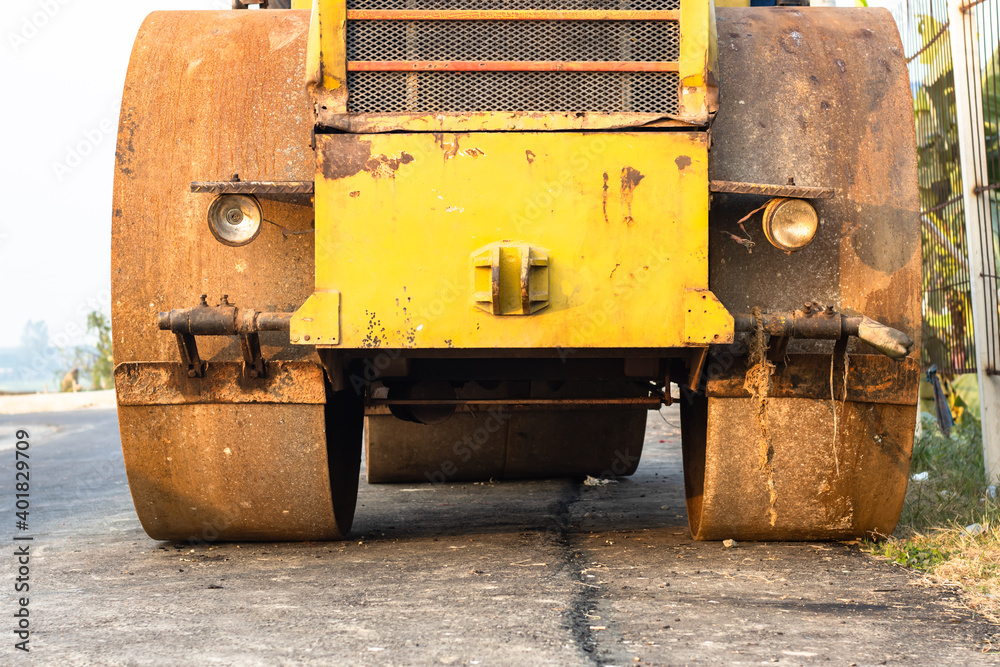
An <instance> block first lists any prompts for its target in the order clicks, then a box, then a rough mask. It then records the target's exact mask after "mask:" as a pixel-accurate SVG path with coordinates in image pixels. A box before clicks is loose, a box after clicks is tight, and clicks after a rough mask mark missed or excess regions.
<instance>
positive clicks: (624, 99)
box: [347, 72, 679, 114]
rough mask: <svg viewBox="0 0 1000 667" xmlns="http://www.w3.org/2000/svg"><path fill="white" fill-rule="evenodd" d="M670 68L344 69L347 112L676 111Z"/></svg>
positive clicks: (675, 80)
mask: <svg viewBox="0 0 1000 667" xmlns="http://www.w3.org/2000/svg"><path fill="white" fill-rule="evenodd" d="M678 84H679V80H678V76H677V74H676V73H674V72H348V74H347V89H348V91H349V92H350V96H349V98H348V105H347V106H348V108H347V110H348V111H349V112H351V113H392V112H412V113H423V112H426V113H438V112H448V111H452V112H473V111H551V112H560V111H570V112H572V111H592V112H602V113H613V112H634V113H644V112H646V113H666V114H675V113H677V102H678V100H677V96H678Z"/></svg>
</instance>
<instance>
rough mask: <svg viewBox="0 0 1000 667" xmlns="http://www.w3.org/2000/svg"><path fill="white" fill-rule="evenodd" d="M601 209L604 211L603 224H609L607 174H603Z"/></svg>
mask: <svg viewBox="0 0 1000 667" xmlns="http://www.w3.org/2000/svg"><path fill="white" fill-rule="evenodd" d="M601 207H602V209H603V210H604V222H607V223H610V222H611V221H610V220H608V172H604V191H603V192H602V194H601Z"/></svg>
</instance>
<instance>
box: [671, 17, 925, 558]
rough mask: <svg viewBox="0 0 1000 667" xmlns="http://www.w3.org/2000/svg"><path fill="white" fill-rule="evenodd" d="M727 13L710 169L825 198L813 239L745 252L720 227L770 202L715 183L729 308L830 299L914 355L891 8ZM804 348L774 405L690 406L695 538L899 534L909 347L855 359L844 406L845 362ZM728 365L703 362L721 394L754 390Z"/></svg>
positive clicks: (780, 382) (910, 182) (908, 222)
mask: <svg viewBox="0 0 1000 667" xmlns="http://www.w3.org/2000/svg"><path fill="white" fill-rule="evenodd" d="M717 17H718V21H717V30H718V35H719V49H718V54H719V78H720V81H721V82H722V84H723V86H724V90H723V93H724V94H723V95H722V97H721V103H720V108H719V112H718V114H717V116H716V118H715V121H714V123H713V126H712V140H713V144H712V158H713V159H712V163H711V165H710V179H711V180H713V181H726V182H740V183H760V182H763V183H788V182H789V179H793V180H792V182H794V183H796V184H797V187H798V186H799V185H803V186H809V187H814V188H827V189H832V190H833V196H832V197H829V198H824V199H816V200H815V201H814V204H815V206H816V208H817V211H818V213H819V215H820V218H821V220H822V223H821V224H820V226H819V231H818V232H817V234H816V237H815V239H814V240H813V242H812V243H811V244H809V245H808V246H807V247H804V248H803V249H801V250H799V251H797V252H794V253H791V254H786V253H784V252H782V251H781V250H779V249H777V248H775V247H773V246H771V245H770V244H767V243H757V244H756V245H755V246H754V247H753V252H752V253H748V252H747V249H746V248H745V247H744V246H742V245H739V244H737V243H734V242H732V240H731V239H730V237H729V236H726V235H725V234H724V233H722V232H730V233H731V232H738V231H739V227H738V225H737V222H738V221H739V220H741V219H742V218H744V217H745V216H746V215H747V214H748V213H750V212H751V211H752V210H754V209H755V208H757V207H758V206H761V205H762V204H764V203H765V202H764V196H761V197H760V198H759V199H758V200H756V201H753V200H751V199H749V196H748V195H746V194H738V195H736V194H727V193H722V192H719V193H717V194H716V195H715V196H714V197H713V202H712V212H711V220H710V224H711V227H712V230H713V231H712V233H711V234H710V236H709V257H710V262H709V269H710V273H709V287H710V289H712V290H713V291H714V292H716V293H717V294H718V295H719V297H720V299H721V300H722V302H723V303H724V304H725V305H726V306H727V307H728V308H729V309H730V310H731V311H733V312H750V311H751V309H752V308H754V307H761V308H762V309H763V310H765V311H774V312H786V313H787V312H792V311H794V310H795V309H796V308H797V307H798V306H799V304H801V303H803V302H813V301H818V302H820V303H823V304H831V305H832V306H833V309H834V310H836V311H840V312H842V313H844V314H846V315H848V316H851V317H853V316H858V317H860V316H862V315H867V316H868V317H870V318H872V319H874V320H877V321H878V322H882V323H884V324H885V325H887V326H888V327H892V328H893V329H896V330H898V331H901V332H904V333H905V334H908V335H909V336H910V337H912V339H914V340H915V344H914V345H913V347H912V350H919V336H920V304H919V289H920V259H921V258H920V230H919V222H918V215H917V213H918V210H919V207H918V201H917V189H916V184H917V179H916V156H915V152H914V148H913V147H914V145H915V141H914V135H913V106H912V105H913V103H912V97H911V94H910V88H909V81H908V77H907V73H906V67H905V63H904V62H903V55H902V49H901V45H900V43H899V37H898V32H897V30H896V26H895V23H894V22H893V20H892V17H891V16H890V15H889V14H888V12H885V11H884V10H872V9H824V8H810V9H807V10H800V9H795V8H723V7H720V8H718V9H717ZM762 194H763V193H762ZM751 223H753V224H751ZM756 225H759V223H756V222H755V220H754V219H751V221H750V222H748V223H747V224H746V225H745V226H746V228H747V230H748V233H749V234H750V236H751V238H752V239H758V238H763V236H764V234H763V232H762V231H761V228H760V227H759V226H756ZM755 227H756V228H755ZM824 311H825V309H824ZM863 321H864V320H863V319H862V320H861V321H860V322H859V323H858V331H859V333H860V331H861V322H863ZM818 323H820V322H819V321H818V322H817V324H818ZM831 324H834V323H831ZM843 324H844V323H843V322H841V323H840V324H839V326H841V327H843ZM778 329H782V327H779V328H778ZM776 333H778V334H779V337H780V333H781V331H777V330H776ZM806 345H813V346H815V345H819V343H809V341H806V342H805V343H801V342H799V341H792V343H791V345H790V346H789V349H790V350H791V351H792V352H793V354H792V355H790V357H789V359H790V362H789V365H788V366H787V367H784V366H783V365H782V363H781V360H779V361H778V362H777V371H776V375H775V376H772V379H773V387H772V389H771V396H769V397H768V398H767V399H766V410H765V411H764V416H762V415H761V412H760V410H759V404H758V401H757V400H755V399H753V398H749V397H747V398H735V397H734V398H723V397H719V396H714V395H713V396H709V397H707V398H705V397H700V398H699V397H696V398H694V400H693V401H687V402H683V403H682V406H683V409H682V416H683V423H682V427H683V431H684V433H683V437H684V445H683V446H684V477H685V488H686V492H687V498H688V513H689V520H690V524H691V531H692V534H693V535H694V537H695V538H696V539H726V538H735V539H741V538H742V539H766V540H776V539H777V540H788V539H803V540H806V539H838V538H848V537H858V536H862V535H865V534H867V533H869V532H871V531H878V532H880V533H882V534H886V535H888V534H890V533H891V532H892V530H893V528H894V527H895V525H896V521H897V519H898V517H899V511H900V508H901V507H902V502H903V496H904V494H905V491H906V482H907V477H908V473H909V462H910V454H911V451H912V445H913V424H914V421H915V417H916V409H917V408H916V405H913V404H912V403H911V401H912V400H913V399H912V396H913V394H914V392H915V390H914V388H915V387H916V383H917V375H918V373H919V369H918V367H917V363H916V361H915V360H914V358H913V356H912V355H913V354H914V352H911V356H910V357H909V358H907V359H906V360H904V361H903V362H902V363H901V364H894V363H893V362H890V361H889V360H887V359H881V358H878V357H875V358H872V359H866V358H862V359H859V356H860V355H858V354H856V353H854V352H853V351H850V352H849V353H847V354H846V372H847V376H848V379H847V385H848V386H847V390H846V398H847V399H848V400H846V401H844V400H843V399H844V395H843V380H842V378H843V374H844V366H843V364H842V362H841V361H834V363H833V364H832V367H831V357H830V355H828V354H824V355H816V357H815V358H813V359H807V360H800V359H799V358H798V357H797V356H796V355H795V354H794V352H795V351H796V350H797V349H804V346H806ZM809 349H812V348H809ZM838 358H840V359H843V358H845V355H844V352H843V351H838ZM856 359H857V360H858V361H857V364H855V361H854V360H856ZM876 359H878V360H877V361H876ZM883 364H885V366H884V367H883V366H882V365H883ZM734 368H735V367H734ZM734 368H733V369H731V368H729V367H727V366H725V364H722V365H721V366H720V365H719V362H716V363H715V364H713V363H712V362H710V363H709V367H708V369H707V373H706V374H707V375H708V377H709V381H708V382H709V385H710V386H711V387H712V390H711V391H712V392H717V393H720V394H725V395H739V396H745V395H746V394H745V393H743V390H742V388H741V387H742V384H743V383H744V382H745V376H743V377H739V372H738V371H736V370H734ZM743 368H744V370H745V367H743ZM831 371H832V373H831ZM831 374H832V375H833V377H834V388H833V389H834V392H835V398H836V400H831V396H830V381H831ZM838 378H840V379H839V380H838ZM713 379H717V381H716V382H715V383H714V384H713ZM737 383H739V384H737ZM824 384H825V385H826V387H827V392H826V394H825V395H824V394H823V393H822V392H821V389H820V388H821V387H822V386H823V385H824ZM807 388H808V389H807ZM838 388H839V389H838ZM814 392H815V397H814V398H803V397H798V396H802V395H803V394H809V395H813V393H814ZM837 392H840V393H837ZM710 393H711V392H710ZM897 402H899V403H903V402H905V403H907V404H896V403H897ZM762 438H763V439H764V441H765V443H766V447H765V449H766V453H767V458H766V459H763V458H762V448H761V445H760V443H761V441H762ZM763 461H766V463H763ZM772 489H773V491H774V496H773V501H772V495H771V490H772ZM772 519H773V522H772Z"/></svg>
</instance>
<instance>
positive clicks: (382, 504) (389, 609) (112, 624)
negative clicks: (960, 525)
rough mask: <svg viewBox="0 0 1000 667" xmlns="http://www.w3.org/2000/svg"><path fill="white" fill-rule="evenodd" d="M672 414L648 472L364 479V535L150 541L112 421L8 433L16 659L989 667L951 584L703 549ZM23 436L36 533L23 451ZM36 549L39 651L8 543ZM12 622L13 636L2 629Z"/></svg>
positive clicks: (654, 420)
mask: <svg viewBox="0 0 1000 667" xmlns="http://www.w3.org/2000/svg"><path fill="white" fill-rule="evenodd" d="M677 424H678V415H677V413H676V412H674V411H672V410H669V409H667V410H664V411H663V412H662V414H657V413H651V415H650V421H649V426H648V427H647V440H646V450H645V452H644V458H643V462H642V464H641V465H640V467H639V470H638V472H637V473H636V474H635V476H633V477H632V478H630V479H628V480H623V481H621V482H620V483H618V484H612V485H608V486H584V485H582V484H580V483H578V482H575V481H570V480H552V481H535V482H503V483H482V484H474V483H463V484H445V485H439V486H432V485H394V486H368V485H366V484H364V483H362V486H361V497H360V501H359V506H358V512H357V518H356V520H355V532H354V535H353V537H352V539H351V540H349V541H344V542H334V543H296V544H219V545H211V546H192V545H187V544H174V543H169V542H157V541H154V540H151V539H149V538H148V537H147V536H146V535H145V533H143V531H142V528H141V527H140V525H139V521H138V519H137V518H136V516H135V513H134V511H133V509H132V503H131V499H130V497H129V492H128V485H127V483H126V479H125V471H124V467H123V464H122V457H121V451H120V449H119V438H118V428H117V421H116V417H115V413H114V411H110V410H81V411H77V412H68V413H49V414H38V415H17V416H6V417H0V460H2V461H3V463H2V471H3V472H2V477H0V508H3V511H2V512H0V517H2V521H3V522H4V524H5V525H4V526H3V530H0V539H2V540H4V541H6V542H7V545H6V546H4V548H3V549H2V550H0V553H3V554H5V556H3V557H2V558H0V585H2V590H3V591H4V595H3V596H2V597H0V606H2V608H0V618H2V619H5V620H4V621H0V638H2V645H0V664H11V665H15V664H22V663H24V664H29V663H33V664H42V665H55V664H81V665H86V664H101V665H117V664H121V665H145V664H164V665H181V664H221V665H229V664H232V665H275V664H278V665H280V664H288V665H292V664H310V665H312V664H316V665H328V664H374V665H383V664H391V665H406V664H421V665H426V664H445V665H634V664H657V665H681V664H695V663H697V664H760V663H768V664H770V663H775V662H777V663H780V664H813V663H826V664H843V665H850V664H858V665H868V664H937V663H946V664H993V663H994V662H997V661H998V656H997V655H995V654H989V653H986V652H985V651H986V650H988V649H989V648H990V646H991V645H990V643H989V642H990V640H991V638H992V637H993V634H994V633H993V628H992V627H991V626H988V625H987V624H985V623H984V622H983V621H981V620H980V619H978V618H976V617H974V616H973V615H972V614H971V613H970V612H969V611H967V610H966V609H965V608H964V607H963V606H962V604H961V601H960V600H959V599H958V597H957V594H956V593H955V592H954V591H952V590H949V589H943V588H936V587H927V586H924V585H921V584H920V583H919V581H918V579H917V577H915V576H914V575H913V574H912V573H909V572H907V571H904V570H902V569H900V568H896V567H892V566H889V565H886V564H883V563H880V562H878V561H876V560H874V559H873V558H871V557H869V556H866V555H865V554H863V553H861V552H860V551H859V550H858V548H857V546H852V545H847V544H840V543H834V544H819V543H800V544H756V543H741V544H739V545H738V546H737V547H735V548H725V547H724V546H723V545H721V544H719V543H698V542H693V541H692V540H691V539H690V536H689V534H688V532H687V527H686V525H687V524H686V519H685V515H684V491H683V480H682V477H681V466H680V442H679V440H680V436H679V431H678V428H677V426H676V425H677ZM16 428H27V429H28V430H29V432H30V433H31V449H30V452H31V457H32V458H31V466H32V467H31V502H32V506H31V514H30V519H31V523H30V526H29V530H28V531H26V532H25V531H18V530H16V528H15V521H16V517H15V512H16V508H15V507H14V502H15V499H14V494H15V492H16V490H15V488H14V479H13V477H14V470H13V467H14V456H15V450H14V439H13V433H14V430H15V429H16ZM15 534H19V535H22V536H24V535H30V536H32V537H34V540H33V541H32V542H31V543H30V544H31V549H30V553H31V558H30V586H31V589H30V601H29V610H30V627H31V630H32V634H31V635H30V643H29V644H28V646H29V647H30V649H31V651H30V653H27V654H26V653H23V652H21V651H18V650H16V649H15V647H14V644H15V643H16V642H17V641H19V639H18V638H17V636H16V634H15V633H14V630H15V629H16V623H17V619H16V618H14V616H13V615H14V613H16V611H17V609H18V608H19V606H18V603H17V599H18V597H20V596H19V595H18V594H15V593H14V585H15V579H16V577H17V576H18V575H17V572H16V568H17V567H18V564H17V563H16V562H15V561H16V559H15V557H14V555H13V554H14V552H15V550H16V545H21V544H23V543H24V542H23V541H22V542H14V541H13V539H12V538H13V536H14V535H15ZM5 626H6V627H5Z"/></svg>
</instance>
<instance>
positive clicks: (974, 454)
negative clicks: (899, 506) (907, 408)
mask: <svg viewBox="0 0 1000 667" xmlns="http://www.w3.org/2000/svg"><path fill="white" fill-rule="evenodd" d="M922 425H923V435H922V436H921V437H920V438H919V439H917V440H916V441H915V442H914V443H913V461H912V463H911V464H910V473H911V475H915V474H918V473H922V472H926V473H927V480H926V481H923V482H918V481H915V480H912V479H911V480H910V484H909V487H908V488H907V490H906V503H905V504H904V505H903V513H902V515H901V516H900V519H899V526H898V527H897V528H896V532H895V533H894V534H895V535H896V536H900V537H906V536H907V535H908V534H913V533H918V532H923V531H926V530H928V529H931V528H937V527H942V526H946V525H951V524H953V523H962V522H964V523H962V525H963V526H965V525H969V524H973V523H976V522H978V521H979V520H980V518H981V514H982V513H983V511H984V510H987V509H989V508H988V507H987V503H986V502H984V500H983V499H984V498H985V496H986V486H987V485H986V470H985V467H984V465H983V437H982V427H981V426H980V424H979V420H978V419H976V418H975V417H973V416H972V415H971V414H968V413H966V414H965V415H963V417H962V420H961V421H960V422H959V423H958V424H956V425H955V427H954V428H953V429H952V431H951V438H950V439H949V438H945V437H944V435H943V434H942V433H941V432H940V431H939V430H938V427H937V423H936V422H935V421H934V419H933V418H931V417H930V416H929V415H926V414H924V416H923V424H922ZM990 504H991V505H995V503H990Z"/></svg>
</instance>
